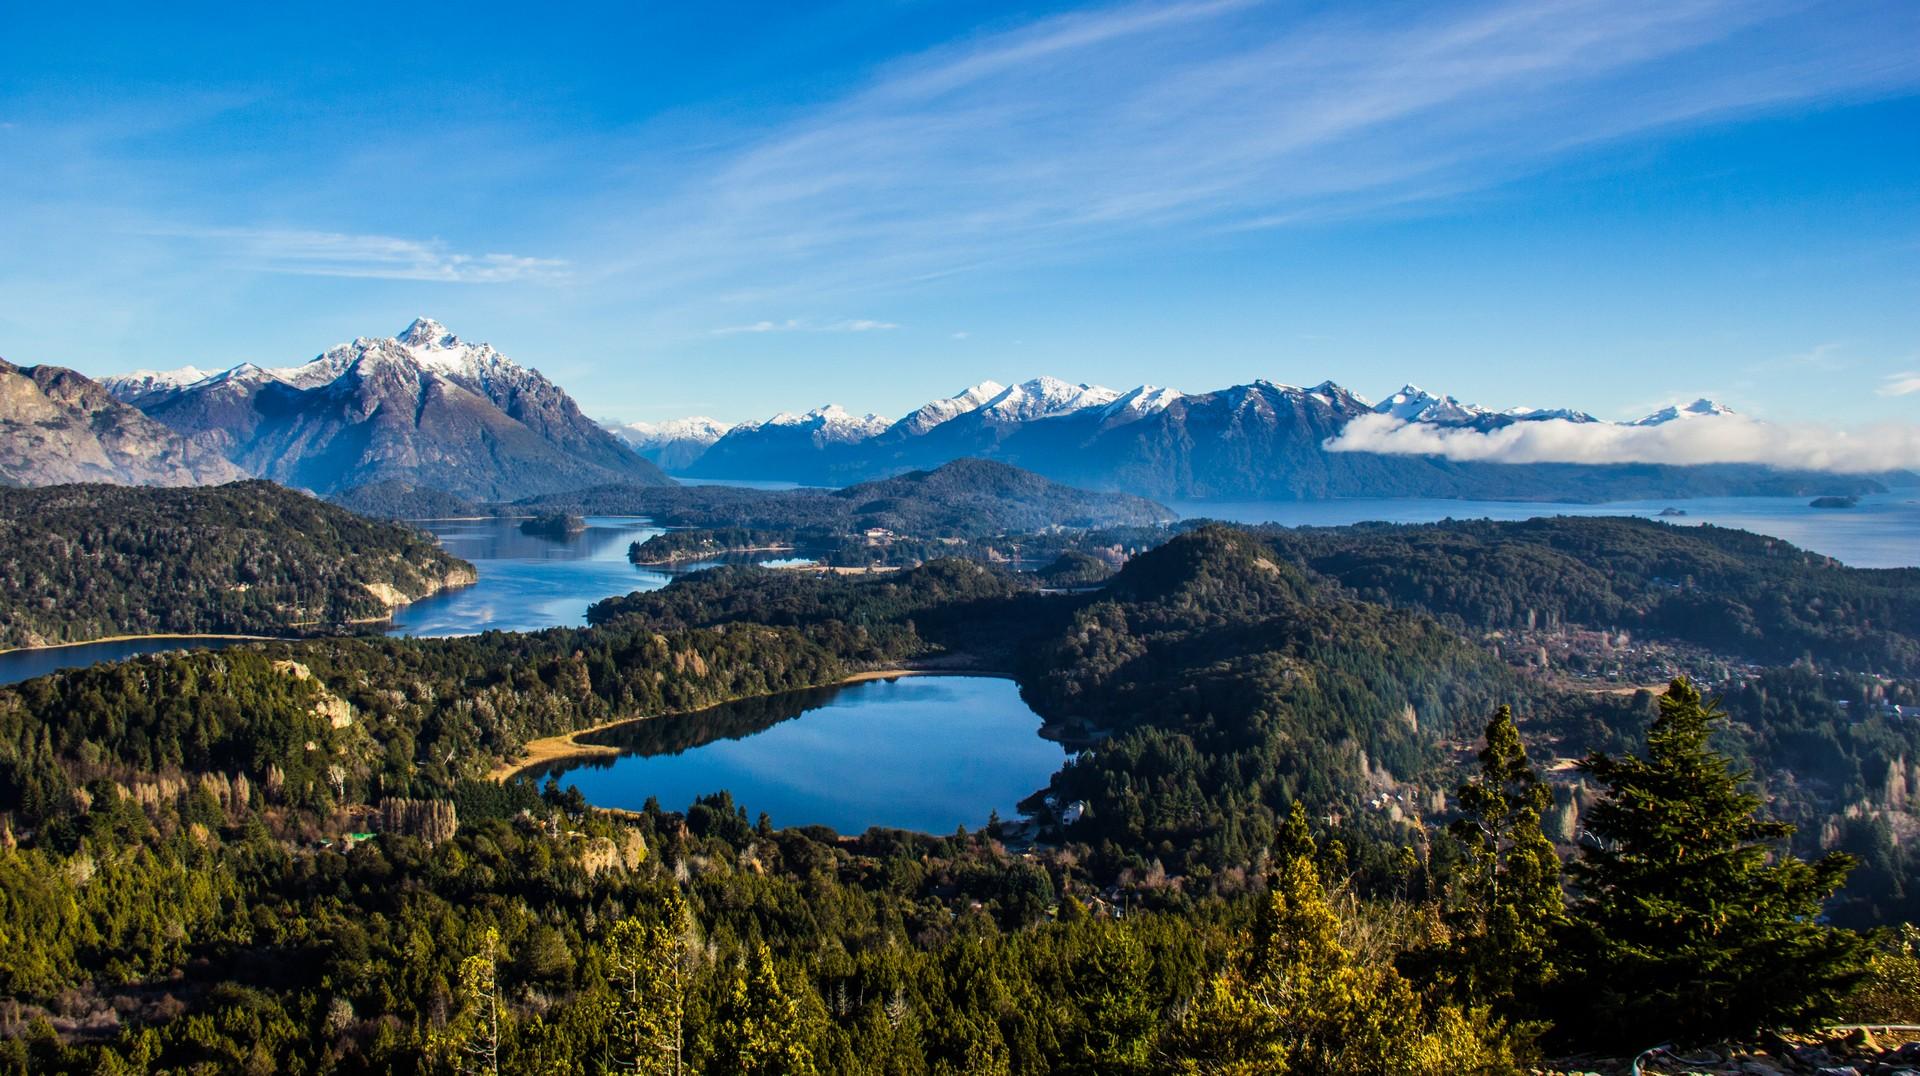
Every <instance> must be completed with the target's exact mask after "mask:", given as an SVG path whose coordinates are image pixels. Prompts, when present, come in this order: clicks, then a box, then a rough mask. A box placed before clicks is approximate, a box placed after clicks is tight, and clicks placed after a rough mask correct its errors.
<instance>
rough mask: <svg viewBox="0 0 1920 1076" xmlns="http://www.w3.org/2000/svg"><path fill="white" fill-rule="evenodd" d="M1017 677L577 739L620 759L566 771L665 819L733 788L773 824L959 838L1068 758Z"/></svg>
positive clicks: (825, 694) (1014, 810)
mask: <svg viewBox="0 0 1920 1076" xmlns="http://www.w3.org/2000/svg"><path fill="white" fill-rule="evenodd" d="M1039 730H1040V718H1039V717H1038V716H1037V715H1036V714H1034V712H1033V711H1032V710H1030V709H1028V708H1027V704H1026V703H1024V702H1022V701H1021V699H1020V692H1019V689H1018V688H1016V687H1015V686H1014V684H1013V681H1011V680H1001V679H997V678H988V677H978V676H907V677H901V678H900V679H898V680H871V681H867V682H865V683H860V684H851V685H848V686H846V687H839V688H825V689H821V690H817V691H796V692H791V693H788V694H785V695H778V696H774V697H772V698H766V699H749V700H745V701H743V702H737V703H728V704H726V705H724V706H718V707H715V708H713V709H711V710H703V711H701V712H699V713H695V714H683V715H679V716H674V717H662V718H652V719H649V720H645V721H636V722H634V723H632V724H629V725H624V726H620V727H618V728H613V729H607V730H605V731H603V732H600V733H596V734H593V735H590V736H583V737H581V739H582V740H585V741H587V742H589V743H602V744H608V745H611V746H616V747H620V748H622V749H623V750H625V751H626V752H628V753H626V754H623V755H621V756H619V757H618V758H612V759H590V760H585V761H578V762H569V763H560V764H557V765H556V766H554V767H552V768H550V769H549V770H547V771H545V772H543V773H541V774H537V775H536V776H539V777H541V778H542V779H544V777H545V773H554V774H557V775H558V777H559V780H560V783H561V784H562V785H563V786H565V785H573V786H577V787H578V788H579V789H580V791H581V793H582V794H583V795H585V796H586V798H587V800H588V802H590V803H593V804H595V805H597V806H601V807H624V808H627V809H630V810H638V809H640V808H641V807H642V806H644V805H645V804H646V801H647V797H649V796H657V797H658V798H659V800H660V804H661V806H663V807H665V808H667V809H668V810H685V809H686V808H687V807H688V806H689V805H690V804H691V803H692V802H693V801H694V800H695V799H696V798H698V797H700V796H704V795H709V794H711V793H714V792H718V791H720V790H722V789H725V790H726V791H728V792H731V793H732V794H733V798H734V800H735V802H737V803H739V804H741V805H743V806H745V807H746V808H747V810H748V811H750V812H754V813H756V814H757V813H758V812H760V811H765V812H767V813H768V814H769V815H771V816H772V818H773V824H774V825H776V826H802V825H823V826H830V827H832V828H833V829H834V830H836V831H838V832H840V833H862V832H865V831H866V829H867V828H868V827H869V826H886V827H890V828H896V829H911V830H919V831H921V832H924V833H951V832H952V831H953V829H954V827H956V826H962V825H964V826H968V827H970V828H975V827H978V826H980V825H982V824H984V823H985V822H986V820H987V815H988V813H989V812H990V811H996V810H997V811H999V812H1000V815H1001V817H1003V818H1008V819H1012V818H1016V817H1018V816H1019V806H1018V805H1019V802H1020V801H1021V800H1022V799H1025V798H1026V797H1027V796H1029V795H1031V794H1032V793H1033V792H1035V791H1037V790H1039V789H1040V788H1042V787H1044V786H1045V785H1046V783H1047V780H1048V778H1050V777H1051V776H1052V775H1053V772H1054V771H1055V770H1057V769H1059V768H1060V765H1061V763H1062V762H1064V761H1065V759H1066V752H1065V749H1064V748H1062V747H1061V746H1060V745H1059V744H1057V743H1053V742H1052V741H1049V740H1043V739H1041V738H1040V736H1039Z"/></svg>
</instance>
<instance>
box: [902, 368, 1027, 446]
mask: <svg viewBox="0 0 1920 1076" xmlns="http://www.w3.org/2000/svg"><path fill="white" fill-rule="evenodd" d="M1005 391H1007V387H1006V386H1005V385H1002V384H1001V383H1000V382H998V381H982V382H980V383H979V384H978V385H973V386H971V387H969V388H967V389H965V390H963V391H961V392H958V393H955V394H954V395H952V396H948V397H946V398H944V399H939V400H933V401H930V402H928V403H926V404H923V405H921V407H920V408H919V409H917V410H915V411H914V412H913V413H912V414H910V415H908V416H907V417H906V418H903V419H901V420H900V421H899V422H896V423H894V424H893V430H894V431H895V432H897V433H901V434H903V435H905V436H909V437H911V436H917V435H919V434H923V433H925V432H927V431H928V430H931V429H933V428H934V427H935V426H938V425H940V424H941V423H942V422H945V421H947V420H948V419H953V418H958V417H959V416H961V415H964V414H966V413H967V412H969V411H977V410H979V409H980V408H981V407H984V406H986V404H987V403H988V402H990V401H991V400H993V399H994V398H995V397H997V396H999V395H1000V394H1001V393H1003V392H1005Z"/></svg>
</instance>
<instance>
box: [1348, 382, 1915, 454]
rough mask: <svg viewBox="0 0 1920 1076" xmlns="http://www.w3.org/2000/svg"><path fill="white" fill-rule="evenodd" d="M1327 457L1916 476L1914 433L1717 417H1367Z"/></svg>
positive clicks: (1907, 428)
mask: <svg viewBox="0 0 1920 1076" xmlns="http://www.w3.org/2000/svg"><path fill="white" fill-rule="evenodd" d="M1916 388H1920V385H1916ZM1327 448H1328V449H1329V450H1330V451H1334V452H1379V453H1385V454H1388V455H1400V456H1441V457H1444V458H1446V459H1450V460H1471V461H1484V462H1490V463H1668V464H1703V463H1758V464H1766V465H1768V466H1773V467H1787V468H1796V469H1801V468H1803V469H1808V470H1820V471H1842V472H1848V473H1872V472H1880V471H1892V470H1913V469H1920V426H1916V425H1913V424H1909V423H1885V424H1880V425H1875V426H1868V427H1861V428H1858V429H1851V430H1849V429H1839V428H1835V427H1829V426H1813V425H1785V424H1779V423H1772V422H1763V421H1761V420H1759V419H1753V418H1748V417H1746V416H1744V415H1722V416H1718V417H1714V418H1696V419H1688V420H1681V421H1675V422H1667V423H1663V424H1661V425H1658V426H1620V425H1614V424H1613V423H1609V422H1563V421H1559V420H1549V421H1542V422H1516V423H1513V424H1511V425H1508V426H1503V427H1501V428H1499V429H1495V430H1487V431H1480V430H1473V429H1465V428H1459V427H1444V426H1435V425H1432V424H1430V423H1424V422H1401V421H1399V420H1398V419H1394V418H1390V417H1388V416H1386V415H1367V416H1363V417H1361V418H1359V419H1356V420H1354V421H1353V422H1352V423H1350V424H1348V426H1347V427H1346V429H1344V430H1342V431H1341V432H1340V436H1338V437H1335V438H1333V439H1331V440H1329V441H1328V442H1327Z"/></svg>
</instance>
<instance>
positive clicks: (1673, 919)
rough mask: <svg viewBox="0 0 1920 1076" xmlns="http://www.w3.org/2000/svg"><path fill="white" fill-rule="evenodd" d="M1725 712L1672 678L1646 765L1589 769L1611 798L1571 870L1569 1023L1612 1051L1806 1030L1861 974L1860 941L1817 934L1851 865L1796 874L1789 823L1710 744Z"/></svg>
mask: <svg viewBox="0 0 1920 1076" xmlns="http://www.w3.org/2000/svg"><path fill="white" fill-rule="evenodd" d="M1723 717H1724V715H1723V714H1721V712H1720V711H1719V709H1718V707H1717V706H1714V705H1712V704H1709V703H1703V702H1702V701H1701V698H1700V693H1699V692H1698V691H1697V690H1695V688H1694V687H1693V685H1692V684H1690V683H1688V682H1687V681H1686V680H1685V679H1684V678H1683V679H1676V680H1675V681H1673V683H1672V685H1671V686H1670V687H1669V688H1668V689H1667V693H1666V695H1665V696H1663V697H1662V698H1661V700H1660V716H1659V717H1658V718H1657V719H1655V721H1654V723H1653V726H1652V728H1651V729H1650V730H1649V731H1648V734H1647V751H1646V757H1644V758H1641V757H1636V756H1626V757H1623V758H1612V757H1609V756H1605V755H1598V754H1596V755H1593V756H1591V757H1589V758H1588V759H1587V760H1586V761H1585V762H1584V763H1582V764H1581V765H1582V768H1583V769H1584V770H1585V771H1586V772H1587V773H1589V774H1591V775H1592V776H1593V777H1594V778H1595V779H1596V780H1597V781H1598V782H1599V783H1600V784H1601V785H1602V786H1603V787H1604V788H1605V789H1606V791H1607V797H1606V799H1605V801H1604V802H1602V803H1601V804H1599V805H1598V806H1596V807H1595V808H1594V809H1593V810H1592V811H1591V812H1589V813H1588V815H1587V828H1588V829H1589V830H1590V832H1591V839H1590V840H1589V841H1588V842H1587V843H1586V844H1585V845H1583V848H1582V855H1583V860H1582V861H1581V862H1579V863H1577V864H1575V865H1574V866H1573V869H1572V872H1573V877H1574V880H1575V882H1576V883H1577V885H1578V886H1579V889H1580V892H1581V894H1582V899H1581V902H1580V904H1579V906H1578V907H1577V909H1576V915H1575V917H1574V918H1575V920H1576V922H1577V923H1578V924H1579V926H1578V928H1577V934H1576V943H1577V944H1578V946H1579V949H1580V950H1581V953H1582V955H1583V957H1584V961H1583V963H1584V976H1583V982H1582V983H1581V984H1580V985H1581V987H1582V989H1581V990H1580V991H1579V998H1580V1001H1579V1007H1580V1013H1579V1015H1578V1018H1577V1019H1573V1020H1570V1021H1568V1022H1567V1024H1566V1026H1567V1027H1569V1028H1570V1029H1571V1030H1573V1031H1574V1033H1575V1034H1577V1035H1578V1034H1581V1033H1583V1032H1585V1031H1587V1030H1588V1029H1591V1032H1592V1035H1593V1036H1594V1037H1596V1038H1598V1037H1605V1039H1606V1040H1607V1041H1608V1042H1609V1043H1610V1044H1612V1045H1618V1046H1631V1045H1635V1044H1638V1045H1642V1046H1644V1045H1651V1044H1653V1043H1655V1042H1659V1041H1663V1040H1668V1039H1673V1038H1677V1037H1686V1038H1689V1039H1692V1040H1695V1041H1708V1040H1713V1039H1721V1038H1729V1037H1735V1036H1740V1035H1746V1034H1751V1033H1753V1032H1755V1031H1758V1030H1760V1029H1762V1028H1780V1027H1793V1026H1803V1025H1806V1024H1808V1023H1809V1022H1812V1021H1816V1020H1818V1019H1819V1018H1820V1017H1822V1016H1823V1015H1825V1014H1827V1013H1828V1012H1829V1011H1830V1010H1831V1008H1832V1006H1833V1004H1834V1003H1835V1001H1836V1000H1837V999H1838V998H1839V996H1840V995H1841V994H1842V993H1844V992H1845V990H1846V989H1847V988H1848V987H1849V986H1850V985H1851V984H1852V983H1853V982H1854V981H1856V979H1857V978H1858V975H1859V970H1860V968H1861V966H1862V960H1863V955H1862V952H1861V943H1860V940H1859V939H1858V938H1857V937H1856V936H1854V935H1852V934H1850V933H1848V932H1845V931H1841V930H1836V929H1833V928H1831V927H1827V926H1824V925H1822V924H1821V923H1820V922H1819V916H1820V908H1821V905H1822V903H1823V902H1824V901H1826V900H1827V898H1829V897H1831V896H1832V895H1833V894H1834V892H1835V891H1836V890H1837V889H1839V888H1840V885H1841V883H1842V882H1843V881H1845V879H1846V875H1847V871H1848V870H1849V869H1850V868H1851V867H1852V864H1853V860H1852V858H1851V857H1849V856H1847V855H1844V854H1842V853H1838V852H1834V853H1829V854H1828V855H1826V856H1824V857H1822V858H1821V859H1819V860H1817V861H1815V862H1813V863H1808V862H1805V861H1803V860H1800V859H1796V858H1794V857H1793V856H1792V855H1791V854H1789V853H1788V852H1787V851H1786V847H1785V842H1786V839H1787V838H1788V837H1789V836H1791V835H1792V833H1793V826H1791V825H1789V824H1787V823H1784V822H1778V821H1771V820H1767V819H1764V818H1762V817H1760V814H1759V812H1760V808H1761V800H1760V798H1759V797H1758V796H1755V795H1753V794H1752V793H1749V792H1746V791H1743V790H1742V788H1741V785H1742V784H1743V783H1744V782H1745V781H1746V780H1747V777H1748V775H1747V773H1745V772H1743V771H1735V770H1733V769H1731V768H1730V767H1729V765H1728V762H1727V759H1726V758H1725V757H1724V756H1722V755H1720V754H1718V753H1716V752H1715V751H1714V750H1713V749H1712V748H1711V747H1709V746H1708V743H1707V737H1708V735H1709V734H1710V733H1711V731H1712V729H1713V727H1714V725H1715V723H1716V722H1718V721H1720V720H1722V719H1723Z"/></svg>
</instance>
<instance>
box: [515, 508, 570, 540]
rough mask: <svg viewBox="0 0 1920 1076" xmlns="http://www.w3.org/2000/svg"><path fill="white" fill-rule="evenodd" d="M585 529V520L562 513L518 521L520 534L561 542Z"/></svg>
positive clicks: (552, 513)
mask: <svg viewBox="0 0 1920 1076" xmlns="http://www.w3.org/2000/svg"><path fill="white" fill-rule="evenodd" d="M586 529H587V521H586V520H584V519H581V518H580V517H579V516H571V515H567V514H566V513H564V512H548V513H545V514H543V515H537V516H534V517H533V518H531V519H525V520H521V521H520V533H522V534H531V535H534V536H535V537H538V538H552V539H554V540H555V541H562V542H563V541H566V540H567V539H568V538H569V537H572V536H573V535H576V534H579V533H580V532H581V531H584V530H586Z"/></svg>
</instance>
